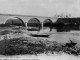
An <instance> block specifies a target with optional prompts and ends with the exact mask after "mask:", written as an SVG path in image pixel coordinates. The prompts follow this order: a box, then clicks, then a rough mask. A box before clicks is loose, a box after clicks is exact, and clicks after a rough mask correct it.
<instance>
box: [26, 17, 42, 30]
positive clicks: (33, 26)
mask: <svg viewBox="0 0 80 60" xmlns="http://www.w3.org/2000/svg"><path fill="white" fill-rule="evenodd" d="M27 27H28V28H27V30H28V31H40V29H41V23H40V21H39V20H38V19H37V18H31V19H30V20H29V21H28V23H27Z"/></svg>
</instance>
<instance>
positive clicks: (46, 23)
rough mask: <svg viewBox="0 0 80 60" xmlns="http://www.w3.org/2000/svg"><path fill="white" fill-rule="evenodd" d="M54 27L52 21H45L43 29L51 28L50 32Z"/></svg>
mask: <svg viewBox="0 0 80 60" xmlns="http://www.w3.org/2000/svg"><path fill="white" fill-rule="evenodd" d="M52 27H53V22H52V20H51V19H45V20H44V21H43V29H45V28H50V31H51V30H52Z"/></svg>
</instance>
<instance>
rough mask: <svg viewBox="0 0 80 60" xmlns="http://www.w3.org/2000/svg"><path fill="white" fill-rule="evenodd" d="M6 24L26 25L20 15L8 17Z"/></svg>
mask: <svg viewBox="0 0 80 60" xmlns="http://www.w3.org/2000/svg"><path fill="white" fill-rule="evenodd" d="M5 24H6V25H15V26H23V27H26V25H25V23H24V21H23V20H22V19H21V18H19V17H13V18H8V19H7V21H6V22H5Z"/></svg>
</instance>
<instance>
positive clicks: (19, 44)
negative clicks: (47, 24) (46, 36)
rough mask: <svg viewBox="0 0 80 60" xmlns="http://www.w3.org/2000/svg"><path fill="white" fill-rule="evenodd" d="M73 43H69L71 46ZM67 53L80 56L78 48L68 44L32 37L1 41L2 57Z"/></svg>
mask: <svg viewBox="0 0 80 60" xmlns="http://www.w3.org/2000/svg"><path fill="white" fill-rule="evenodd" d="M70 44H71V43H69V45H70ZM63 52H64V53H67V54H72V55H76V56H78V55H80V48H79V47H78V46H72V47H70V46H68V44H62V43H57V42H56V41H48V40H41V39H39V40H37V39H32V38H30V37H27V38H23V37H21V38H14V39H9V40H2V41H0V54H1V55H19V54H35V55H37V54H41V53H45V54H48V53H51V54H54V53H63Z"/></svg>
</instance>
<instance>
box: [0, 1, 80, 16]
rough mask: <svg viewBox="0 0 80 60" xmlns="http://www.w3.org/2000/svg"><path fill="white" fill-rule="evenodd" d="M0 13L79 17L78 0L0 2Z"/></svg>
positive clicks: (79, 7)
mask: <svg viewBox="0 0 80 60" xmlns="http://www.w3.org/2000/svg"><path fill="white" fill-rule="evenodd" d="M0 13H7V14H22V15H36V16H50V17H53V16H54V14H61V13H63V14H66V13H67V14H69V13H71V15H72V16H80V2H79V0H0Z"/></svg>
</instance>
